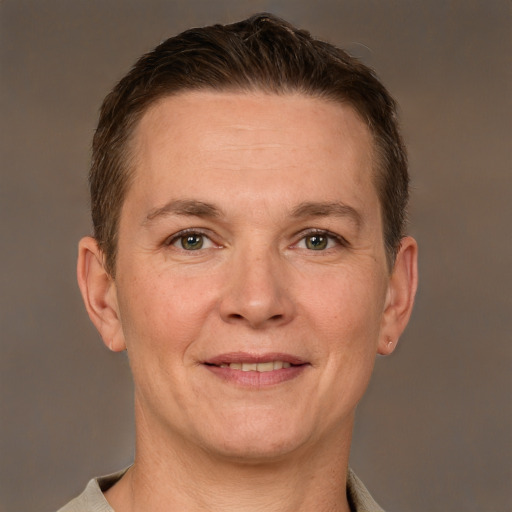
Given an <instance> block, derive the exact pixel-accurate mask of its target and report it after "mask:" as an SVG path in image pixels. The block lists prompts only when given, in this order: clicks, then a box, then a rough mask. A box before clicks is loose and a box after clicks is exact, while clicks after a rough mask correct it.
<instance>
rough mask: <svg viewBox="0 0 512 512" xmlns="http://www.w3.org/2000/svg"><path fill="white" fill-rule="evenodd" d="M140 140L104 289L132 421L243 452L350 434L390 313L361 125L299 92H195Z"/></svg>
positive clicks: (153, 121) (152, 119) (157, 113)
mask: <svg viewBox="0 0 512 512" xmlns="http://www.w3.org/2000/svg"><path fill="white" fill-rule="evenodd" d="M133 144H134V149H135V154H136V161H135V173H134V180H133V182H132V184H131V187H130V189H129V191H128V194H127V196H126V199H125V202H124V205H123V208H122V212H121V219H120V226H119V242H118V244H119V245H118V254H117V261H116V279H115V282H113V283H112V286H111V288H110V291H109V297H110V298H109V300H110V301H111V303H112V304H113V310H114V315H113V317H114V319H113V320H111V323H116V322H117V325H118V329H117V331H116V332H117V334H115V335H113V339H114V340H115V342H114V343H115V348H116V349H121V348H124V347H125V346H126V348H127V350H128V354H129V358H130V364H131V367H132V371H133V374H134V381H135V389H136V391H135V393H136V409H137V415H138V422H139V424H138V428H140V429H146V430H148V431H149V430H150V431H151V432H152V433H153V435H154V438H155V439H160V440H161V438H162V437H166V439H168V440H170V441H173V440H174V441H176V442H180V443H182V445H183V443H184V442H185V443H192V445H194V446H200V447H202V448H203V449H205V450H208V451H210V452H212V453H217V454H222V455H224V456H235V457H268V456H275V455H282V454H286V453H290V452H293V451H294V450H299V449H301V448H304V447H308V446H314V445H316V444H318V443H321V442H324V441H325V440H327V439H330V440H332V439H335V438H336V436H339V435H340V433H343V435H346V434H347V432H349V430H350V429H351V426H352V419H353V413H354V409H355V407H356V404H357V402H358V400H359V399H360V398H361V396H362V394H363V392H364V390H365V388H366V386H367V383H368V380H369V378H370V374H371V371H372V368H373V363H374V359H375V355H376V353H377V352H378V351H385V349H383V347H384V344H385V343H386V339H388V338H389V336H388V334H389V332H388V331H389V330H390V328H389V324H390V323H392V322H391V321H390V320H389V318H388V317H389V314H388V312H387V311H388V309H389V305H390V300H391V299H390V296H391V295H392V294H391V293H390V281H391V278H390V274H389V271H388V268H387V264H386V255H385V251H384V243H383V235H382V219H381V213H380V208H379V201H378V197H377V193H376V190H375V187H374V185H373V183H372V169H374V166H375V163H374V161H373V156H372V140H371V137H370V134H369V132H368V130H367V128H366V127H365V125H364V124H363V123H362V122H361V120H360V119H359V118H358V116H357V115H356V114H355V112H354V111H353V110H352V109H351V108H350V107H349V106H342V105H339V104H332V103H329V102H327V101H325V100H320V99H313V98H308V97H305V96H301V95H289V96H273V95H265V94H242V93H240V94H235V93H216V92H190V93H183V94H181V95H178V96H175V97H170V98H166V99H163V100H161V101H160V102H159V103H157V104H156V105H154V106H153V107H152V108H151V109H150V110H149V111H148V112H146V113H145V115H144V116H143V118H142V120H141V122H140V124H139V126H138V128H137V130H136V133H135V138H134V142H133ZM104 329H105V328H104ZM114 330H115V329H114ZM100 331H101V328H100ZM112 332H113V331H112ZM102 334H104V332H103V333H102ZM107 337H108V336H107V335H105V334H104V338H105V340H106V341H107V339H106V338H107ZM111 343H112V341H111V340H110V341H109V344H111Z"/></svg>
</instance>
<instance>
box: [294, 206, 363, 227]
mask: <svg viewBox="0 0 512 512" xmlns="http://www.w3.org/2000/svg"><path fill="white" fill-rule="evenodd" d="M292 216H293V217H296V218H301V217H330V216H334V217H348V218H349V219H351V220H352V221H353V222H354V223H355V224H356V226H357V227H360V226H361V224H362V217H361V214H360V213H359V212H358V211H357V210H356V209H355V208H353V207H352V206H349V205H348V204H344V203H341V202H333V203H332V202H331V203H324V202H306V203H301V204H299V205H298V206H297V207H295V208H294V209H293V211H292Z"/></svg>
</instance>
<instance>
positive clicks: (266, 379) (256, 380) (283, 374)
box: [203, 352, 310, 389]
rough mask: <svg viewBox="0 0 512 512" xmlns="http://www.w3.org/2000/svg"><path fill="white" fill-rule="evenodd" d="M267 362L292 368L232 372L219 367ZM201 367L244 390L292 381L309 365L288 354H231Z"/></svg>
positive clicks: (223, 355)
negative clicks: (284, 364)
mask: <svg viewBox="0 0 512 512" xmlns="http://www.w3.org/2000/svg"><path fill="white" fill-rule="evenodd" d="M267 361H283V362H288V363H290V364H291V365H292V366H290V368H281V369H279V370H272V371H269V372H258V371H248V372H244V371H242V370H234V369H232V368H229V367H221V366H220V365H221V364H230V363H263V362H267ZM203 366H204V368H206V369H207V370H209V371H210V372H211V373H213V374H214V375H216V376H217V377H219V378H221V379H223V380H224V381H227V382H230V383H232V384H235V385H238V386H241V387H244V388H252V389H261V388H265V387H269V386H275V385H276V384H280V383H282V382H286V381H289V380H292V379H294V378H296V377H298V376H299V375H300V374H301V373H302V372H304V371H305V370H306V368H308V367H309V366H310V365H309V363H308V362H307V361H304V360H302V359H300V358H299V357H296V356H292V355H290V354H283V353H267V354H248V353H245V352H231V353H228V354H221V355H219V356H215V357H213V358H211V359H208V360H207V361H205V362H204V363H203Z"/></svg>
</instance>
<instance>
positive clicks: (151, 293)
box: [118, 272, 213, 357]
mask: <svg viewBox="0 0 512 512" xmlns="http://www.w3.org/2000/svg"><path fill="white" fill-rule="evenodd" d="M128 275H131V276H134V273H133V272H132V273H131V274H128ZM204 285H205V283H204V280H202V279H190V278H189V279H185V278H183V279H182V278H180V277H179V276H176V275H175V274H173V275H169V274H166V273H155V274H151V273H150V272H147V273H146V274H145V276H135V277H132V278H131V279H130V280H129V281H127V282H125V283H121V285H120V287H119V293H118V302H119V312H120V315H121V323H122V327H123V333H124V336H125V339H126V344H127V347H128V351H129V352H130V351H131V352H132V353H135V352H137V353H139V352H142V351H143V350H144V349H148V350H146V351H145V355H146V356H150V355H151V354H154V355H155V356H157V357H158V354H162V353H163V352H177V351H184V350H186V347H187V345H188V344H189V343H190V342H191V341H192V340H193V339H194V335H195V334H196V333H197V332H198V331H199V330H200V329H201V326H202V325H203V323H204V320H205V317H206V315H207V314H208V311H209V307H210V306H209V305H210V304H211V303H212V302H213V299H212V297H211V291H210V293H209V290H208V289H206V287H205V286H204ZM210 290H211V288H210Z"/></svg>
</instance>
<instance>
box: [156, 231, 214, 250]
mask: <svg viewBox="0 0 512 512" xmlns="http://www.w3.org/2000/svg"><path fill="white" fill-rule="evenodd" d="M187 235H188V236H194V235H195V236H197V237H201V238H202V240H203V243H202V244H201V247H199V248H198V249H195V250H194V249H189V250H187V249H185V248H184V247H183V246H182V247H179V248H178V249H180V250H182V251H186V252H194V251H199V250H200V249H202V248H203V247H202V245H203V244H204V241H205V240H207V241H209V242H210V243H211V244H212V245H213V246H216V247H219V246H218V245H217V244H215V242H214V241H213V240H212V239H211V237H210V236H208V235H207V234H206V233H205V232H204V231H202V230H200V229H197V228H189V229H184V230H182V231H179V232H178V233H175V234H174V235H171V236H170V237H168V238H166V240H165V242H164V245H165V246H167V247H171V246H173V245H174V244H176V243H177V242H179V241H180V240H183V239H184V238H186V237H187Z"/></svg>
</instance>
